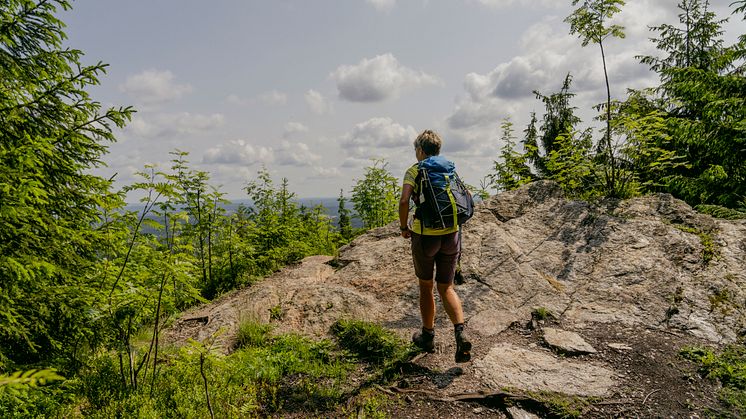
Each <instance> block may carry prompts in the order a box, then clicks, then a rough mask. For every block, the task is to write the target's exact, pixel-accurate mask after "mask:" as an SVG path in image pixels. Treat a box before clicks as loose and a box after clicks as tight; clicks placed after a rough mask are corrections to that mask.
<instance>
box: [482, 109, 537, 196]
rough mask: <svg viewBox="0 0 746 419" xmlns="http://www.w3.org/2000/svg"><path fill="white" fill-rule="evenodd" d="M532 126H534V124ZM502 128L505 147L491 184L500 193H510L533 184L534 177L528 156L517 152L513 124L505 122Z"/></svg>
mask: <svg viewBox="0 0 746 419" xmlns="http://www.w3.org/2000/svg"><path fill="white" fill-rule="evenodd" d="M530 126H533V122H532V124H531V125H530ZM501 128H502V137H501V138H500V140H501V142H502V143H503V146H502V148H501V149H500V160H497V161H495V162H494V166H493V167H494V169H493V173H492V175H491V182H492V184H493V185H494V186H495V188H496V189H497V190H498V191H509V190H511V189H516V188H518V187H520V186H521V185H524V184H526V183H529V182H531V181H532V180H534V175H533V173H531V168H530V167H529V165H528V160H529V158H528V155H527V154H525V153H524V154H521V153H519V152H518V151H516V150H515V148H516V144H515V137H514V136H513V123H512V122H510V121H509V120H505V121H503V123H502V125H501ZM483 189H484V188H483Z"/></svg>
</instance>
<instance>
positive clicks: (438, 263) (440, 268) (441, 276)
mask: <svg viewBox="0 0 746 419" xmlns="http://www.w3.org/2000/svg"><path fill="white" fill-rule="evenodd" d="M460 250H461V249H460V246H459V235H458V231H456V232H453V233H450V234H444V235H442V236H421V235H419V234H416V233H412V259H413V260H414V273H415V275H417V278H419V279H422V280H425V281H430V280H432V279H433V270H435V282H438V283H441V284H450V283H451V282H453V275H454V274H455V273H456V265H457V264H458V256H459V252H460Z"/></svg>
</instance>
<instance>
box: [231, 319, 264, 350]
mask: <svg viewBox="0 0 746 419" xmlns="http://www.w3.org/2000/svg"><path fill="white" fill-rule="evenodd" d="M271 331H272V326H271V325H268V324H262V323H259V322H257V321H254V320H244V321H242V322H241V324H239V325H238V334H237V335H236V344H237V346H238V347H239V348H251V347H263V346H266V345H267V344H269V343H270V338H271V336H270V332H271Z"/></svg>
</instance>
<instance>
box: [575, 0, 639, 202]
mask: <svg viewBox="0 0 746 419" xmlns="http://www.w3.org/2000/svg"><path fill="white" fill-rule="evenodd" d="M578 3H581V0H573V2H572V5H573V6H577V5H578ZM624 4H625V2H624V0H583V1H582V3H581V5H580V7H578V8H577V9H575V11H573V13H572V14H571V15H570V16H568V17H567V18H566V19H565V22H567V23H569V24H570V33H571V34H575V35H578V37H580V39H581V40H582V45H583V46H584V47H585V46H587V45H588V44H589V43H594V44H596V45H598V46H599V49H600V50H601V61H602V64H603V69H604V80H605V81H606V103H605V104H604V105H600V106H599V107H598V108H599V109H604V110H605V111H606V112H605V115H604V116H603V117H602V118H601V119H604V120H605V122H606V131H605V133H604V138H603V140H602V141H600V142H599V151H600V153H599V155H598V158H599V159H601V161H602V165H601V168H602V169H603V171H604V187H605V189H606V194H607V196H613V197H623V195H624V194H623V192H622V191H623V190H624V188H623V185H620V182H619V180H620V179H619V163H618V161H617V159H616V156H615V153H616V150H615V147H614V144H613V142H612V139H611V137H612V122H613V118H612V109H611V108H612V102H611V88H610V86H609V73H608V67H607V64H606V52H605V50H604V41H605V40H606V39H607V38H609V37H616V38H624V37H625V34H624V28H623V27H622V26H619V25H610V24H609V23H608V22H609V20H611V18H612V17H613V16H614V15H615V14H617V13H619V12H620V11H621V7H622V6H624Z"/></svg>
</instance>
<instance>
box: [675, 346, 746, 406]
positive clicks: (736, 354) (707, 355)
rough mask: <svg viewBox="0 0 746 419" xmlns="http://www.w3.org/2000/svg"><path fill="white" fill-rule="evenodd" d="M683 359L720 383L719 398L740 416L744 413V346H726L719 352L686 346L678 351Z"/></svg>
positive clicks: (745, 357)
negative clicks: (691, 362) (696, 365)
mask: <svg viewBox="0 0 746 419" xmlns="http://www.w3.org/2000/svg"><path fill="white" fill-rule="evenodd" d="M680 354H681V356H682V357H683V358H684V359H688V360H690V361H693V362H695V363H697V364H698V365H699V373H700V374H702V375H703V376H704V377H707V378H710V379H713V380H717V381H718V382H719V383H720V384H721V385H722V389H721V390H720V400H721V401H723V402H724V403H725V404H726V405H727V406H729V407H730V408H732V409H734V413H735V414H736V415H737V416H739V417H742V416H743V415H746V347H744V346H743V345H741V344H732V345H729V346H726V347H725V348H724V349H723V351H722V352H721V353H720V354H716V353H715V352H713V350H712V349H710V348H697V347H688V348H683V349H682V350H681V352H680Z"/></svg>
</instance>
